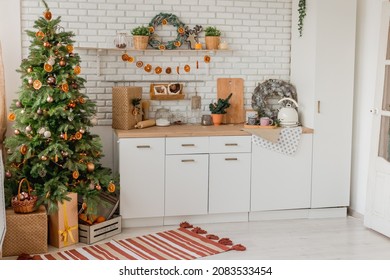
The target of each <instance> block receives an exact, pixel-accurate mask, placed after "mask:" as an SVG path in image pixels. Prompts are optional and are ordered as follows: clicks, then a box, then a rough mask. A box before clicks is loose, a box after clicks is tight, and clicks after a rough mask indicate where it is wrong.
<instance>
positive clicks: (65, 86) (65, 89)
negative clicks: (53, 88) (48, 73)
mask: <svg viewBox="0 0 390 280" xmlns="http://www.w3.org/2000/svg"><path fill="white" fill-rule="evenodd" d="M61 89H62V91H63V92H68V91H69V86H68V84H62V85H61Z"/></svg>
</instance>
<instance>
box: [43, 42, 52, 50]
mask: <svg viewBox="0 0 390 280" xmlns="http://www.w3.org/2000/svg"><path fill="white" fill-rule="evenodd" d="M43 46H44V47H45V48H47V49H48V48H51V44H50V43H49V42H44V43H43Z"/></svg>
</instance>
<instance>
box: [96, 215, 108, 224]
mask: <svg viewBox="0 0 390 280" xmlns="http://www.w3.org/2000/svg"><path fill="white" fill-rule="evenodd" d="M105 221H106V218H105V217H103V216H99V217H97V218H96V221H95V222H96V223H102V222H105Z"/></svg>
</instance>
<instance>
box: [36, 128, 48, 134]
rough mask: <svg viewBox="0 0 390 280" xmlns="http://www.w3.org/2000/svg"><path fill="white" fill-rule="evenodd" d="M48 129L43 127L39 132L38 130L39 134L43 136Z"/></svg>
mask: <svg viewBox="0 0 390 280" xmlns="http://www.w3.org/2000/svg"><path fill="white" fill-rule="evenodd" d="M45 131H46V129H45V128H44V127H41V128H40V129H39V130H38V134H41V135H42V134H43V133H45Z"/></svg>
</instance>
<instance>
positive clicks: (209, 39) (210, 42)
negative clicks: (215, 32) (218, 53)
mask: <svg viewBox="0 0 390 280" xmlns="http://www.w3.org/2000/svg"><path fill="white" fill-rule="evenodd" d="M205 38H206V49H208V50H217V49H218V45H219V39H220V38H219V36H206V37H205Z"/></svg>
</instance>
